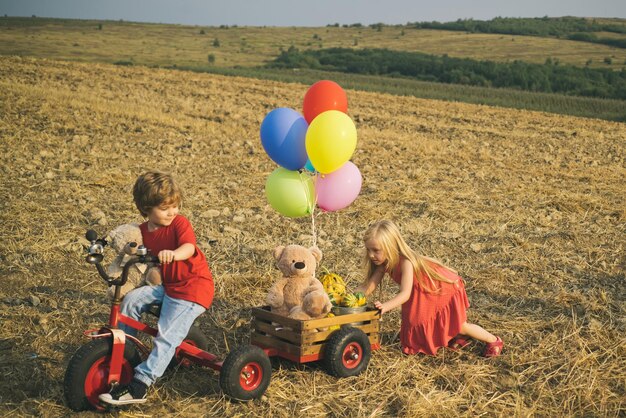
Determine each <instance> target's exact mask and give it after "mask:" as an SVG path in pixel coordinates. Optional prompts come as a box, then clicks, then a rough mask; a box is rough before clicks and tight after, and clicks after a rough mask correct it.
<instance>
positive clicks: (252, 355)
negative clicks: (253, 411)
mask: <svg viewBox="0 0 626 418" xmlns="http://www.w3.org/2000/svg"><path fill="white" fill-rule="evenodd" d="M271 376H272V365H271V363H270V359H269V357H268V356H267V354H266V353H265V351H263V350H262V349H261V348H259V347H257V346H254V345H247V346H243V347H239V348H237V349H236V350H233V351H231V352H230V353H229V354H228V356H226V359H225V360H224V363H223V364H222V370H221V371H220V386H221V387H222V390H223V391H224V393H225V394H226V395H228V396H229V397H231V398H233V399H236V400H242V401H247V400H250V399H258V398H260V397H261V396H262V395H263V394H264V393H265V390H266V389H267V387H268V386H269V384H270V378H271Z"/></svg>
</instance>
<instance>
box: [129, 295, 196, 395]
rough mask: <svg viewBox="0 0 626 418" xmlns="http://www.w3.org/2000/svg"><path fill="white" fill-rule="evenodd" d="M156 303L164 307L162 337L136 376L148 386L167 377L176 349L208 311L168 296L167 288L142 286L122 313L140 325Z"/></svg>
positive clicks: (160, 334)
mask: <svg viewBox="0 0 626 418" xmlns="http://www.w3.org/2000/svg"><path fill="white" fill-rule="evenodd" d="M153 303H161V315H160V316H159V323H158V325H157V329H158V333H157V336H156V337H155V338H154V341H153V348H152V351H151V352H150V355H149V356H148V358H147V359H146V361H144V362H143V363H141V364H140V365H138V366H137V367H135V376H134V378H135V379H137V380H139V381H141V382H143V383H145V384H146V385H147V386H150V385H152V384H153V383H154V381H155V380H156V379H158V378H159V377H161V376H162V375H163V373H164V372H165V369H166V368H167V366H168V365H169V363H170V361H171V360H172V357H174V353H175V352H176V347H178V346H179V345H180V343H182V342H183V340H184V339H185V337H186V336H187V333H188V332H189V329H190V328H191V326H192V325H193V321H195V320H196V318H197V317H198V316H200V314H202V313H203V312H204V311H205V309H204V306H202V305H198V304H197V303H194V302H190V301H188V300H182V299H175V298H171V297H169V296H167V295H166V294H165V289H164V288H163V286H142V287H139V288H137V289H135V290H133V291H132V292H129V293H128V294H126V296H124V299H122V306H121V312H122V314H124V315H126V316H129V317H131V318H133V319H136V320H138V321H139V320H140V318H141V314H142V313H143V312H146V311H147V310H148V308H149V306H150V305H151V304H153ZM120 325H121V326H120V328H121V329H122V330H124V331H125V332H126V333H127V334H130V335H135V334H136V333H137V331H136V330H135V329H132V328H130V327H126V326H124V325H123V324H120Z"/></svg>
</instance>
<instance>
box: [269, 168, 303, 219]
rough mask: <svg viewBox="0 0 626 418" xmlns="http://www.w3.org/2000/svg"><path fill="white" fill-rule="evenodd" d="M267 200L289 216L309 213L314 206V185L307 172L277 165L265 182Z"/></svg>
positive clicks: (278, 210)
mask: <svg viewBox="0 0 626 418" xmlns="http://www.w3.org/2000/svg"><path fill="white" fill-rule="evenodd" d="M265 196H267V201H268V202H269V203H270V205H271V206H272V207H273V208H274V210H276V211H277V212H278V213H281V214H283V215H285V216H289V217H290V218H299V217H302V216H307V215H310V214H311V213H312V212H313V208H314V207H315V186H313V179H312V178H311V177H310V176H308V175H307V174H304V173H300V172H298V171H290V170H287V169H286V168H283V167H278V168H277V169H276V170H274V171H273V172H272V174H270V175H269V176H268V177H267V181H266V182H265Z"/></svg>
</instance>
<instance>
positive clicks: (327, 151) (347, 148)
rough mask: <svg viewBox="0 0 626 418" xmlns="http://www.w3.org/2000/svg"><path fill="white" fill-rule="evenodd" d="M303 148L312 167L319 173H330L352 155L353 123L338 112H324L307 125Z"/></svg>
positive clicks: (353, 146)
mask: <svg viewBox="0 0 626 418" xmlns="http://www.w3.org/2000/svg"><path fill="white" fill-rule="evenodd" d="M305 146H306V152H307V154H308V156H309V159H310V161H311V164H313V167H315V169H316V170H317V171H319V172H320V173H323V174H327V173H331V172H333V171H335V170H336V169H338V168H339V167H341V166H342V165H344V164H345V163H346V161H348V160H349V159H350V157H352V154H353V153H354V149H355V148H356V127H355V126H354V122H352V119H350V116H348V115H346V114H345V113H342V112H339V111H338V110H329V111H327V112H324V113H322V114H320V115H319V116H318V117H316V118H315V119H314V120H313V122H311V125H309V129H308V130H307V131H306V139H305Z"/></svg>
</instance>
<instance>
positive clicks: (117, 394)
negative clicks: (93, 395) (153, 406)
mask: <svg viewBox="0 0 626 418" xmlns="http://www.w3.org/2000/svg"><path fill="white" fill-rule="evenodd" d="M147 390H148V386H146V385H145V384H144V383H143V382H140V381H139V380H135V379H133V380H132V381H131V382H130V383H129V384H128V385H117V386H115V387H114V388H113V389H111V391H110V392H109V393H103V394H101V395H100V396H98V399H100V400H101V401H102V402H105V403H108V404H109V405H115V406H118V405H129V404H134V403H144V402H146V401H147V399H146V392H147Z"/></svg>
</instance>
